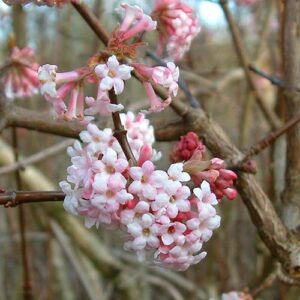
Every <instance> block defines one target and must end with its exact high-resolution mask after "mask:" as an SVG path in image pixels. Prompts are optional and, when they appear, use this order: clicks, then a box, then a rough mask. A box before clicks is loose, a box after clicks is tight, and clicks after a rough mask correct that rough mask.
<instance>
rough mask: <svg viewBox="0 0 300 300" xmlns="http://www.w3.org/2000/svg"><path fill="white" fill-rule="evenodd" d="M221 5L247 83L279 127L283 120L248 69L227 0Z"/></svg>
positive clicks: (265, 111) (265, 112)
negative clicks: (267, 101)
mask: <svg viewBox="0 0 300 300" xmlns="http://www.w3.org/2000/svg"><path fill="white" fill-rule="evenodd" d="M220 5H221V7H222V9H223V12H224V15H225V17H226V20H227V23H228V26H229V29H230V32H231V36H232V40H233V44H234V47H235V51H236V54H237V56H238V59H239V63H240V65H241V67H242V68H243V70H244V73H245V77H246V80H247V83H248V85H249V87H250V89H251V90H252V92H253V95H254V97H255V99H256V101H257V103H258V105H259V107H260V108H261V110H262V112H263V114H264V116H265V118H266V119H267V121H268V122H269V123H270V125H271V127H272V128H278V127H279V126H280V124H281V121H280V120H279V119H278V117H277V116H276V114H275V113H274V111H273V110H271V109H270V108H269V107H268V106H267V104H266V103H265V100H264V99H263V97H262V95H261V94H260V92H259V90H258V88H257V86H256V84H255V81H254V79H253V77H252V76H251V73H250V71H249V69H248V65H249V62H248V58H247V56H246V51H245V49H244V47H243V44H242V40H241V37H240V34H239V31H238V28H237V26H236V24H235V22H234V19H233V16H232V14H231V12H230V9H229V8H228V5H227V0H220Z"/></svg>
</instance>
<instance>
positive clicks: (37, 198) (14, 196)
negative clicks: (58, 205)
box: [0, 191, 65, 207]
mask: <svg viewBox="0 0 300 300" xmlns="http://www.w3.org/2000/svg"><path fill="white" fill-rule="evenodd" d="M64 198H65V194H64V193H63V192H61V191H58V192H56V191H54V192H53V191H51V192H50V191H49V192H48V191H36V192H30V191H18V192H6V193H1V194H0V205H4V206H5V207H15V206H18V205H20V204H24V203H38V202H53V201H63V200H64Z"/></svg>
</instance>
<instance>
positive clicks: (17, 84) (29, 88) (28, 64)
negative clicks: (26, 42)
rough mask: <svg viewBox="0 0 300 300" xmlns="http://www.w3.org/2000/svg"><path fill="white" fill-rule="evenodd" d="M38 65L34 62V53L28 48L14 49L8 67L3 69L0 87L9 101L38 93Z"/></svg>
mask: <svg viewBox="0 0 300 300" xmlns="http://www.w3.org/2000/svg"><path fill="white" fill-rule="evenodd" d="M37 69H38V65H37V64H36V63H35V61H34V52H33V50H32V49H31V48H29V47H26V48H22V49H19V48H17V47H13V48H12V50H11V53H10V57H9V58H8V63H7V67H5V68H4V69H3V74H4V75H3V76H2V78H1V79H0V87H1V88H2V90H3V91H4V94H5V96H6V97H7V98H8V99H14V98H25V97H30V96H32V95H34V94H36V93H37V92H38V88H39V85H40V83H39V80H38V78H37Z"/></svg>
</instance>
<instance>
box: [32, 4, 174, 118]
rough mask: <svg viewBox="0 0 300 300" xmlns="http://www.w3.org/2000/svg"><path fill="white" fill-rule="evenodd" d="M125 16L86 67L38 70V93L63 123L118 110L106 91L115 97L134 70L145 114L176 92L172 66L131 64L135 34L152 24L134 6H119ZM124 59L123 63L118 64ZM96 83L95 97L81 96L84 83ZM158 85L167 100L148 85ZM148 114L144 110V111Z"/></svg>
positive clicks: (154, 24) (134, 48)
mask: <svg viewBox="0 0 300 300" xmlns="http://www.w3.org/2000/svg"><path fill="white" fill-rule="evenodd" d="M121 8H122V9H123V10H124V12H125V15H124V18H123V22H122V23H121V25H120V26H119V27H118V28H117V29H116V30H115V31H114V32H113V33H112V34H111V37H110V39H109V42H108V47H107V52H103V53H99V54H96V55H94V56H93V57H91V58H90V59H89V61H88V63H87V65H86V66H84V67H82V68H79V69H77V70H73V71H70V72H63V73H58V72H57V66H55V65H44V66H41V67H40V68H39V70H38V77H39V80H40V81H41V83H42V87H41V92H42V94H43V95H44V96H45V98H46V99H47V100H48V101H49V102H51V103H52V104H53V106H54V109H55V112H56V113H57V115H58V116H60V117H62V118H64V119H66V120H73V119H78V120H85V121H89V120H91V119H92V118H93V117H91V116H95V115H100V116H105V115H109V114H110V113H112V112H116V111H121V110H122V109H123V108H124V107H123V105H121V104H116V103H111V99H110V95H109V94H110V91H113V92H114V93H115V94H116V95H119V94H121V93H122V92H123V91H124V85H125V84H124V82H125V81H126V80H128V79H130V78H131V72H132V71H133V70H135V71H136V72H137V73H139V75H140V76H141V77H142V79H143V85H144V87H145V90H146V94H147V96H148V99H149V102H150V109H149V112H158V111H161V110H162V109H164V108H165V107H166V106H168V105H169V104H170V102H171V97H172V95H174V96H176V94H177V90H178V84H177V81H178V77H179V70H178V68H177V67H176V66H175V64H174V63H171V62H170V63H168V64H167V67H163V66H158V67H148V66H146V65H143V64H140V63H137V62H134V61H132V59H133V57H134V56H135V55H134V54H135V50H136V48H137V47H138V46H140V45H141V43H136V42H135V40H134V39H132V38H136V37H138V35H140V34H142V33H144V32H147V31H151V30H154V29H155V28H156V22H155V21H153V20H152V18H151V17H150V16H148V15H146V14H145V13H144V12H143V10H142V9H141V8H139V7H137V6H130V5H128V4H121ZM121 59H127V62H128V63H127V64H124V63H120V60H121ZM86 82H88V83H94V84H97V86H98V89H97V96H96V97H95V98H94V97H90V96H88V97H85V95H84V86H85V83H86ZM153 84H157V85H160V86H162V87H163V88H164V89H165V90H166V91H167V93H168V96H169V97H168V99H166V100H164V101H163V100H161V99H160V98H159V97H158V96H157V95H156V93H155V91H154V89H153V87H152V85H153ZM67 102H68V104H67ZM147 112H148V111H147Z"/></svg>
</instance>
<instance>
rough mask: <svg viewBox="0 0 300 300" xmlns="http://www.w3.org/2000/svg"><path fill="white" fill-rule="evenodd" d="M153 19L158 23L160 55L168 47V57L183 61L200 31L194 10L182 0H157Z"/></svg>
mask: <svg viewBox="0 0 300 300" xmlns="http://www.w3.org/2000/svg"><path fill="white" fill-rule="evenodd" d="M152 17H153V19H155V20H157V22H158V31H159V34H160V36H159V44H158V47H157V52H158V54H159V55H162V54H163V51H164V47H165V45H166V50H167V52H168V55H169V56H170V57H171V58H172V59H174V60H179V59H181V58H182V57H183V55H184V54H185V52H186V51H188V50H189V48H190V45H191V42H192V40H193V39H194V38H195V37H196V35H197V34H198V32H199V31H200V28H199V25H198V19H197V18H195V17H194V15H193V9H192V8H191V7H189V6H187V5H186V4H184V3H183V2H182V1H181V0H175V1H173V0H156V4H155V6H154V9H153V12H152Z"/></svg>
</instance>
